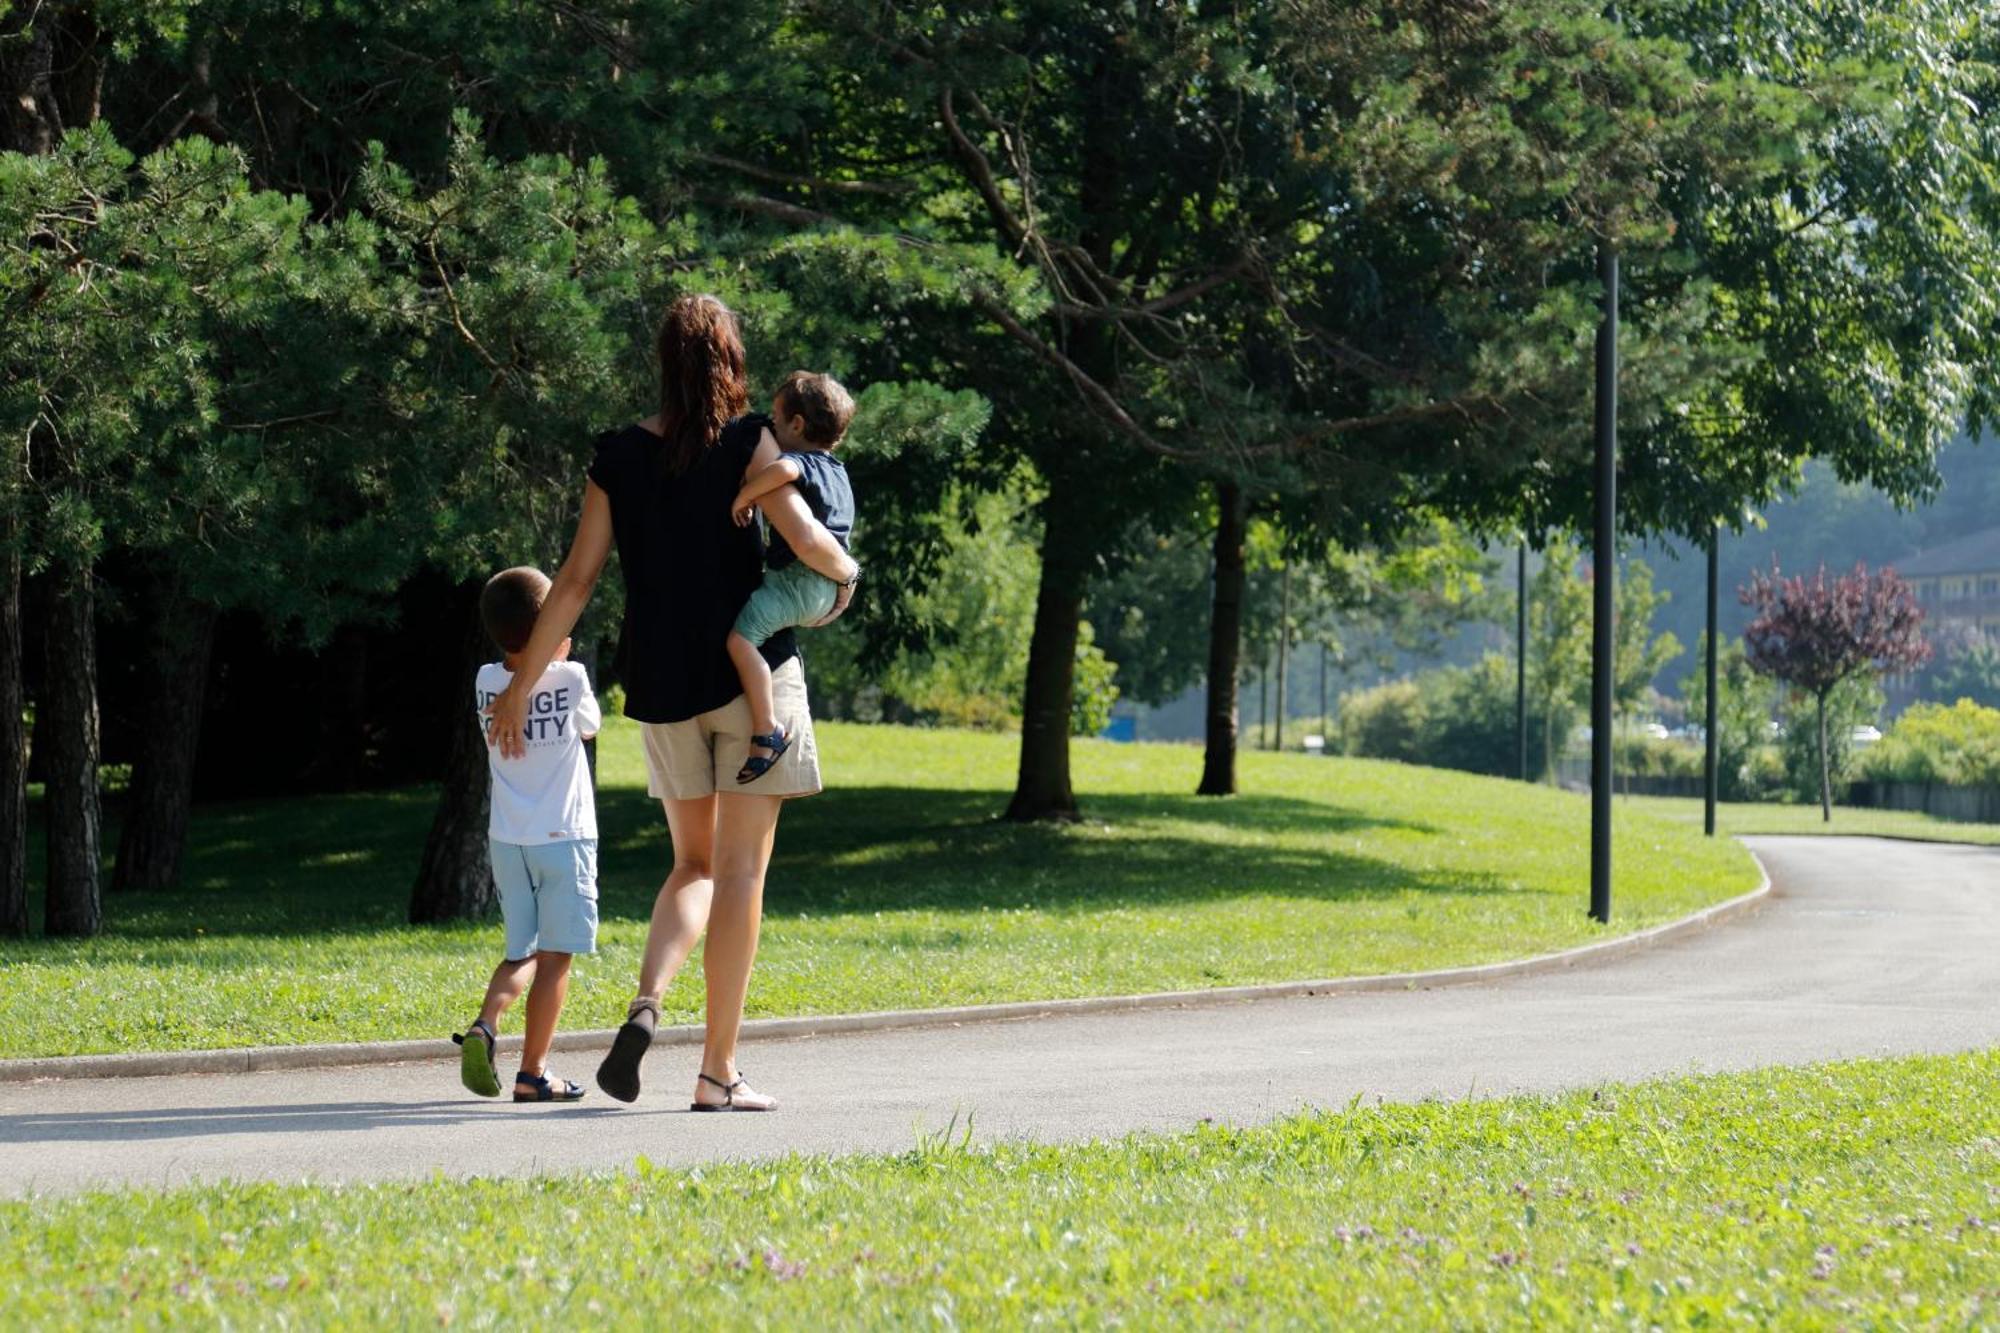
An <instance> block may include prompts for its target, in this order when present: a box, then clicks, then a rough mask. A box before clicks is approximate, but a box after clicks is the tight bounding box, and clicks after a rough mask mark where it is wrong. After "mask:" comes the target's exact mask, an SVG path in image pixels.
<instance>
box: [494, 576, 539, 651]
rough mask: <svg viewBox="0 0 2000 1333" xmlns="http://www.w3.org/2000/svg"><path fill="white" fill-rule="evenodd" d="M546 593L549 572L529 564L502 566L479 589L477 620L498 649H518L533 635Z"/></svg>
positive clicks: (525, 645)
mask: <svg viewBox="0 0 2000 1333" xmlns="http://www.w3.org/2000/svg"><path fill="white" fill-rule="evenodd" d="M548 595H549V576H548V575H547V574H544V573H542V571H541V570H539V569H536V568H535V567H534V566H532V565H516V566H514V568H512V569H503V570H501V571H500V572H499V573H498V574H495V575H494V576H493V577H492V578H490V579H488V580H486V586H485V587H484V588H482V589H480V592H479V620H480V623H481V624H483V625H485V626H486V632H487V633H488V634H489V635H491V636H492V637H493V642H495V643H497V644H499V645H500V647H501V650H502V651H504V652H509V653H518V652H520V651H521V650H522V649H523V648H526V647H527V646H528V640H529V639H531V638H533V637H534V635H535V618H536V617H537V616H539V615H541V613H542V601H543V599H544V598H546V597H547V596H548Z"/></svg>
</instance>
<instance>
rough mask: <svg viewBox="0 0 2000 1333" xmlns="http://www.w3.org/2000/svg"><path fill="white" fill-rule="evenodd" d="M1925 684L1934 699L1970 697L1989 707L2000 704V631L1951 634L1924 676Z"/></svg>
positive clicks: (1927, 691) (1926, 692) (1925, 691)
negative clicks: (1930, 668)
mask: <svg viewBox="0 0 2000 1333" xmlns="http://www.w3.org/2000/svg"><path fill="white" fill-rule="evenodd" d="M1921 688H1922V690H1923V692H1924V693H1925V694H1926V695H1928V696H1930V697H1931V698H1934V699H1946V700H1953V699H1970V700H1972V701H1973V702H1974V703H1977V704H1984V705H1986V706H1987V707H1988V708H2000V633H1981V632H1972V633H1964V634H1957V635H1953V636H1951V637H1949V638H1948V639H1947V640H1946V642H1945V643H1944V644H1943V646H1942V648H1941V650H1940V652H1939V655H1938V661H1937V663H1936V665H1935V666H1934V667H1933V668H1932V670H1931V671H1929V672H1927V673H1926V674H1925V676H1924V677H1923V683H1922V685H1921Z"/></svg>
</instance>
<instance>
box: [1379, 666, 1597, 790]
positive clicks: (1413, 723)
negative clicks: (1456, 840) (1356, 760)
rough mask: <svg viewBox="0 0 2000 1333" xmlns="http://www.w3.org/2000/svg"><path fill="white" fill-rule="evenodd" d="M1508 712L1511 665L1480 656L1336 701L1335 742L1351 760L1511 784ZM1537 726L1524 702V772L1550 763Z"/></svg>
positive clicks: (1513, 748)
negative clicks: (1433, 768) (1399, 763)
mask: <svg viewBox="0 0 2000 1333" xmlns="http://www.w3.org/2000/svg"><path fill="white" fill-rule="evenodd" d="M1516 709H1517V699H1516V696H1515V682H1514V662H1513V659H1512V658H1510V657H1506V656H1503V655H1502V654H1499V653H1488V654H1486V655H1485V656H1484V657H1482V658H1481V659H1480V660H1479V662H1478V663H1477V664H1476V665H1473V666H1470V667H1440V668H1437V669H1435V670H1431V671H1424V672H1420V673H1418V674H1417V675H1415V676H1411V677H1407V678H1404V679H1400V680H1395V681H1390V682H1388V683H1386V684H1382V685H1377V686H1374V687H1372V688H1370V689H1365V690H1357V691H1353V692H1350V693H1348V694H1344V695H1342V696H1341V699H1340V722H1339V727H1340V738H1341V742H1342V746H1343V749H1344V750H1345V752H1346V753H1348V754H1352V755H1359V756H1363V757H1366V758H1371V759H1400V760H1403V761H1404V762H1406V763H1419V764H1435V765H1437V766H1439V767H1441V768H1455V769H1462V770H1464V771H1467V772H1471V773H1490V774H1493V775H1495V776H1498V777H1514V776H1517V775H1518V774H1519V772H1520V732H1519V718H1518V714H1517V711H1516ZM1542 723H1543V718H1542V716H1541V715H1540V714H1539V713H1538V712H1537V711H1536V709H1535V706H1534V701H1533V699H1532V697H1531V698H1530V701H1529V710H1528V771H1529V772H1531V773H1538V772H1542V771H1544V770H1545V769H1547V768H1548V767H1549V766H1550V762H1551V761H1550V760H1549V758H1548V756H1546V755H1545V754H1544V753H1543V752H1542V746H1543V745H1544V744H1545V743H1546V742H1545V741H1544V736H1545V735H1546V734H1547V733H1548V729H1547V728H1545V727H1544V726H1543V725H1542ZM1562 734H1564V735H1567V733H1566V732H1564V733H1562Z"/></svg>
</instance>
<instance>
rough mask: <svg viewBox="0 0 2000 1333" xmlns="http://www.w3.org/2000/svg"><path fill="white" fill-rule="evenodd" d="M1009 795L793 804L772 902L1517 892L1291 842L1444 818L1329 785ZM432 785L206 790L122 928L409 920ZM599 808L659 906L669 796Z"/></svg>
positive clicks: (1173, 900)
mask: <svg viewBox="0 0 2000 1333" xmlns="http://www.w3.org/2000/svg"><path fill="white" fill-rule="evenodd" d="M1004 800H1005V797H1004V794H1003V793H1000V792H996V791H992V790H939V789H915V788H900V787H862V788H844V789H839V790H836V791H831V792H828V793H826V794H824V795H821V796H818V797H814V798H813V799H811V800H806V801H800V802H797V803H795V804H794V805H792V806H791V807H790V808H789V809H788V810H787V812H786V815H785V821H784V824H783V827H782V828H781V830H780V835H779V839H778V854H777V857H776V859H775V861H774V863H773V865H772V872H771V880H770V887H769V890H768V895H767V906H768V910H769V911H770V913H771V914H772V915H773V916H774V917H783V916H788V915H795V914H804V913H810V914H814V915H818V914H823V913H828V912H869V911H897V910H907V909H925V908H934V909H947V910H949V909H971V910H977V909H980V908H992V909H1016V908H1036V909H1040V910H1044V911H1051V912H1058V913H1062V912H1077V913H1083V912H1091V911H1097V910H1103V909H1107V908H1119V907H1135V906H1159V905H1171V904H1193V903H1201V902H1210V901H1218V900H1226V899H1228V898H1232V897H1237V896H1241V895H1244V894H1249V893H1267V894H1277V895H1281V896H1290V897H1297V898H1311V899H1319V900H1337V899H1342V898H1362V897H1368V898H1375V897H1383V896H1392V895H1399V894H1405V893H1409V892H1413V891H1414V892H1420V893H1445V892H1449V893H1455V894H1492V893H1503V892H1509V891H1511V890H1510V889H1509V887H1508V886H1507V885H1506V884H1505V883H1504V882H1502V881H1501V879H1500V878H1499V877H1498V876H1497V875H1490V874H1466V873H1463V872H1460V873H1453V874H1450V875H1444V874H1439V873H1435V872H1424V871H1420V870H1416V869H1413V868H1411V867H1409V866H1405V865H1400V864H1398V863H1396V862H1394V861H1390V860H1386V859H1383V858H1380V857H1374V856H1368V855H1362V854H1359V853H1356V852H1352V851H1346V850H1337V849H1333V848H1328V847H1300V846H1297V845H1289V846H1288V845H1285V840H1288V839H1295V838H1297V837H1301V836H1303V837H1307V838H1314V839H1317V838H1327V837H1336V836H1342V835H1346V836H1352V835H1354V834H1357V833H1363V832H1367V831H1370V830H1395V831H1399V832H1405V833H1412V834H1419V835H1423V834H1437V833H1439V832H1440V830H1439V829H1437V828H1436V827H1435V826H1432V825H1429V824H1425V823H1422V822H1418V821H1414V820H1406V819H1395V818H1381V817H1377V816H1374V815H1370V814H1366V813H1364V812H1361V811H1358V810H1354V809H1351V808H1347V807H1343V806H1339V805H1334V804H1330V803H1323V802H1315V801H1305V800H1298V799H1294V798H1287V797H1276V796H1241V797H1236V798H1234V799H1231V800H1228V801H1216V800H1211V799H1204V798H1200V797H1195V796H1174V795H1165V794H1155V793H1148V794H1144V795H1126V796H1117V795H1113V796H1095V797H1092V798H1090V800H1089V801H1088V802H1087V804H1086V809H1087V811H1088V813H1089V815H1090V816H1091V820H1090V822H1087V823H1085V824H1082V825H1076V826H1067V827H1065V826H1058V825H1021V824H1009V823H1005V822H1002V821H1000V820H999V819H997V818H996V817H995V815H996V812H997V811H998V810H999V808H1000V807H1001V805H1002V804H1003V802H1004ZM434 801H435V791H434V790H433V789H427V788H410V789H405V790H399V791H392V792H374V793H359V794H350V795H340V796H329V797H322V798H317V799H307V800H284V801H269V802H239V803H229V804H220V805H214V806H206V807H202V808H200V809H199V810H198V811H197V812H196V818H195V826H194V834H193V838H192V840H191V842H190V845H189V849H188V855H187V860H186V865H185V870H184V874H183V887H181V888H178V889H176V890H173V891H171V892H167V893H160V894H148V895H145V896H143V897H129V898H124V897H110V898H107V900H106V916H107V934H108V935H109V936H111V937H114V938H125V939H140V940H159V941H175V940H177V941H186V942H192V941H193V940H194V939H196V938H197V937H205V944H204V945H203V946H202V947H204V948H209V947H214V946H215V945H218V944H220V940H218V939H217V937H231V936H236V937H253V938H254V937H263V938H271V937H284V936H311V935H325V934H352V933H357V932H359V933H364V934H365V933H366V932H370V931H375V930H386V929H393V928H397V927H401V926H403V925H404V924H405V918H404V912H405V908H406V905H407V896H408V892H409V886H410V877H411V876H412V875H413V874H414V873H415V868H416V863H417V858H418V855H419V853H420V851H421V849H422V846H423V840H424V837H425V835H426V833H427V831H428V829H429V825H430V819H431V815H432V811H433V803H434ZM599 824H600V827H601V828H602V829H603V830H604V832H605V834H606V836H605V837H604V839H603V849H602V855H601V857H600V865H601V871H602V880H603V902H602V909H601V910H602V913H603V916H604V918H605V919H606V920H607V921H612V920H617V919H619V918H636V919H644V918H645V917H646V916H647V915H648V913H649V912H650V910H651V906H652V899H653V895H654V892H655V890H656V889H657V887H658V885H659V882H660V879H661V877H662V876H663V875H664V874H665V871H666V869H667V867H668V865H669V863H670V860H671V854H670V850H669V844H668V840H667V835H666V828H665V823H664V821H663V819H662V817H661V815H660V812H659V807H658V805H657V804H656V803H655V802H653V801H652V800H650V799H649V798H647V797H646V796H645V794H644V793H643V792H641V791H637V790H634V789H631V788H612V789H609V790H607V791H605V792H603V793H601V795H600V798H599ZM1280 835H1283V838H1282V839H1281V837H1280ZM116 838H117V834H116V829H115V828H113V829H110V830H108V831H107V845H108V846H111V847H115V846H116ZM31 841H34V842H38V841H39V836H38V832H37V833H36V834H33V835H31ZM33 852H34V849H32V848H31V854H33ZM36 864H39V857H38V856H37V859H36ZM107 879H108V872H107ZM36 906H37V917H38V918H39V904H37V905H36ZM439 938H440V940H441V942H442V941H443V940H446V939H448V938H449V937H448V936H442V935H441V936H440V937H439ZM90 948H91V946H90V945H89V944H88V943H81V944H79V943H72V942H69V941H59V940H51V941H41V940H36V941H25V942H22V941H13V942H7V943H4V944H0V959H5V958H8V957H13V958H16V959H20V960H23V961H26V960H31V959H37V958H41V959H48V960H50V961H55V960H58V959H60V958H62V957H64V956H66V955H69V954H70V953H72V952H81V951H88V950H89V949H90Z"/></svg>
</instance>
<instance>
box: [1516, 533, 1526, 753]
mask: <svg viewBox="0 0 2000 1333" xmlns="http://www.w3.org/2000/svg"><path fill="white" fill-rule="evenodd" d="M1514 749H1515V752H1516V754H1517V755H1518V756H1519V758H1520V761H1521V781H1523V782H1526V781H1527V780H1528V539H1527V538H1525V537H1523V538H1522V539H1521V554H1520V558H1519V560H1518V561H1517V562H1516V563H1515V566H1514Z"/></svg>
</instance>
